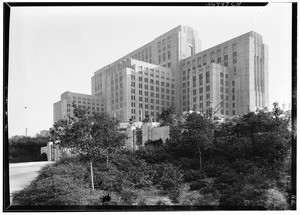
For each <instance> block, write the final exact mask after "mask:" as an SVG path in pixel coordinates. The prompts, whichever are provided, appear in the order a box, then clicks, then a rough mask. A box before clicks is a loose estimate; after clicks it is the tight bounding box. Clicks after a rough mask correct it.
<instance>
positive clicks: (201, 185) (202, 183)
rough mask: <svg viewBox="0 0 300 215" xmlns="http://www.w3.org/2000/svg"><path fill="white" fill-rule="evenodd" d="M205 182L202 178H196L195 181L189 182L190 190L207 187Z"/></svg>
mask: <svg viewBox="0 0 300 215" xmlns="http://www.w3.org/2000/svg"><path fill="white" fill-rule="evenodd" d="M207 186H208V185H207V182H205V181H203V180H198V181H195V182H192V183H191V184H190V190H200V189H201V188H204V187H207Z"/></svg>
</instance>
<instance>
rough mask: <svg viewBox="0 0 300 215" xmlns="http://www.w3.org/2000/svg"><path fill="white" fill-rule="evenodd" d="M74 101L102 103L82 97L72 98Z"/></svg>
mask: <svg viewBox="0 0 300 215" xmlns="http://www.w3.org/2000/svg"><path fill="white" fill-rule="evenodd" d="M67 99H68V100H70V97H67ZM72 99H73V101H74V102H76V100H78V101H81V100H82V101H88V102H93V103H95V102H100V100H98V99H97V100H95V99H87V98H82V97H76V96H73V97H72Z"/></svg>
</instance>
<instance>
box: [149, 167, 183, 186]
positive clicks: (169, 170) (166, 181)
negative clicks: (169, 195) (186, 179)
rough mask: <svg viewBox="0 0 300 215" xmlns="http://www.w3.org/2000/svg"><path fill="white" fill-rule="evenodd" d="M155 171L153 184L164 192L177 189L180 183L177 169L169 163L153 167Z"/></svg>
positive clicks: (180, 178) (179, 173) (180, 176)
mask: <svg viewBox="0 0 300 215" xmlns="http://www.w3.org/2000/svg"><path fill="white" fill-rule="evenodd" d="M154 169H155V170H156V172H155V174H154V177H153V184H158V185H159V187H160V188H161V189H163V190H164V191H168V190H172V189H174V188H177V187H178V186H179V185H180V183H181V182H182V173H181V172H180V171H179V168H177V167H175V166H174V165H172V164H170V163H166V164H156V165H154Z"/></svg>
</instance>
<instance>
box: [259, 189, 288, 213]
mask: <svg viewBox="0 0 300 215" xmlns="http://www.w3.org/2000/svg"><path fill="white" fill-rule="evenodd" d="M265 197H266V200H265V205H264V206H265V207H266V208H267V209H269V210H286V209H288V208H289V205H288V203H287V200H286V197H285V195H284V194H283V193H282V192H280V191H279V190H278V189H276V188H271V189H268V190H267V192H266V194H265Z"/></svg>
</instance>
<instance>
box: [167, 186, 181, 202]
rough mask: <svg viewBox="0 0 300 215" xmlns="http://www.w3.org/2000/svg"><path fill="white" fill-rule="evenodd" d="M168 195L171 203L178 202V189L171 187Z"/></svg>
mask: <svg viewBox="0 0 300 215" xmlns="http://www.w3.org/2000/svg"><path fill="white" fill-rule="evenodd" d="M168 196H169V198H170V199H171V202H172V203H178V202H179V196H180V190H179V189H176V188H175V189H172V190H170V191H169V192H168Z"/></svg>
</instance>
